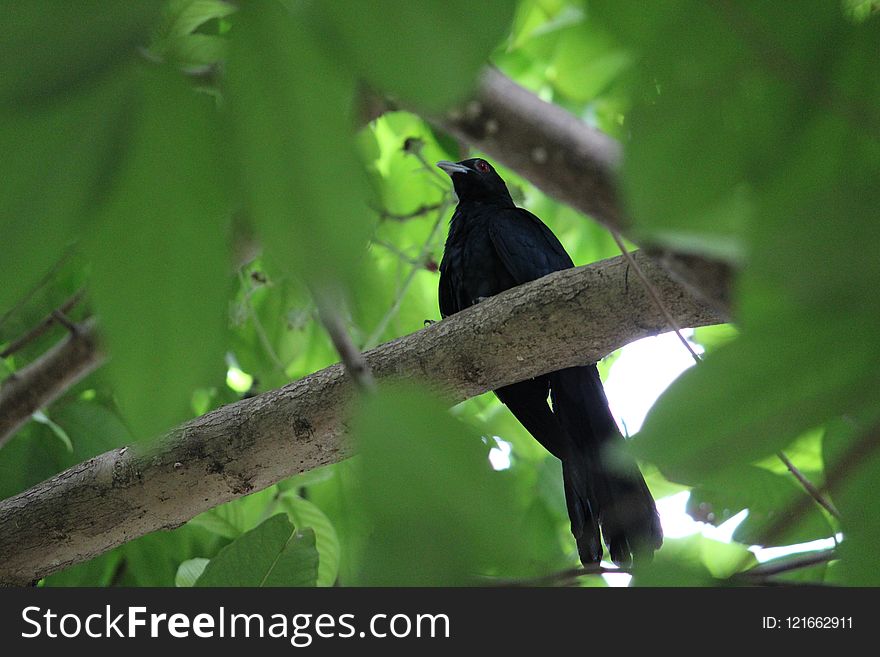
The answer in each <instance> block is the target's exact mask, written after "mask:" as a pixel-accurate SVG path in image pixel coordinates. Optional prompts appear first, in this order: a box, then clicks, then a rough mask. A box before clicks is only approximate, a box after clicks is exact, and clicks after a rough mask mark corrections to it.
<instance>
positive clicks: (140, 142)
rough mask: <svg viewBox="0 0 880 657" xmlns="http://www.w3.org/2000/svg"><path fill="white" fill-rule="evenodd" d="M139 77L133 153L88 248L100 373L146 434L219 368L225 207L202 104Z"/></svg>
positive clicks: (169, 80)
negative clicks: (102, 353)
mask: <svg viewBox="0 0 880 657" xmlns="http://www.w3.org/2000/svg"><path fill="white" fill-rule="evenodd" d="M138 77H139V82H140V85H139V100H140V103H139V105H138V107H137V110H136V111H135V114H134V115H133V117H132V121H133V124H132V125H130V126H129V128H130V130H131V133H132V144H131V149H130V152H129V153H128V155H127V157H126V158H125V159H124V160H123V162H122V164H121V166H120V169H119V171H118V172H117V183H116V184H115V185H114V186H113V187H112V188H111V189H110V190H109V191H108V198H107V199H106V202H105V204H104V206H103V207H102V209H101V215H102V219H103V222H102V225H101V227H100V230H99V231H97V233H96V234H95V235H93V236H92V239H91V240H90V241H89V247H90V253H91V256H92V261H93V265H94V280H93V287H92V290H93V294H94V300H95V306H96V308H97V309H98V311H99V313H100V315H101V320H102V322H101V328H102V332H103V334H104V337H105V338H106V341H107V345H108V350H109V352H110V355H111V356H112V357H111V359H110V362H109V364H108V368H109V372H110V373H111V375H112V376H113V379H114V382H115V384H116V393H117V395H118V396H119V400H120V405H121V406H122V408H123V410H124V411H125V413H126V416H127V418H128V419H129V421H130V424H131V426H132V427H133V429H134V430H135V431H136V433H137V434H138V435H140V436H145V435H151V434H154V433H157V432H159V431H160V430H162V429H165V428H167V427H168V426H169V425H171V424H173V423H176V422H179V421H181V420H183V419H185V418H186V417H188V416H189V414H190V411H189V400H190V395H191V393H192V389H193V388H195V387H197V386H199V385H204V384H205V383H207V382H208V381H209V379H210V377H211V372H215V373H217V372H219V371H220V370H221V368H222V367H223V361H222V354H223V350H222V343H221V339H222V337H223V319H224V301H225V298H226V290H227V285H228V283H227V280H228V277H227V262H226V259H227V243H226V240H227V230H228V227H227V222H228V216H227V212H228V210H227V206H226V204H225V198H224V189H223V185H222V181H221V178H220V176H219V171H218V169H219V162H220V159H219V154H218V150H217V143H216V132H215V130H216V125H215V121H214V116H213V112H212V109H211V107H210V106H209V104H208V103H209V101H208V100H207V99H204V98H199V97H197V96H196V95H195V94H194V93H193V92H192V91H191V90H190V89H189V88H188V87H187V86H186V84H185V83H184V82H183V81H181V80H180V79H178V78H176V76H173V75H172V74H171V73H170V72H167V71H164V70H149V71H147V70H143V71H139V72H138Z"/></svg>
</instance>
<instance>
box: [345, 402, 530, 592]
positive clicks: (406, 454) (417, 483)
mask: <svg viewBox="0 0 880 657" xmlns="http://www.w3.org/2000/svg"><path fill="white" fill-rule="evenodd" d="M354 431H355V435H356V436H357V439H358V447H359V450H360V461H359V462H358V463H357V472H358V475H359V484H360V485H359V489H360V491H361V494H360V500H359V501H358V503H357V505H356V506H355V508H352V509H351V510H350V513H352V514H355V515H354V516H353V517H355V518H357V519H359V520H360V522H361V525H360V529H361V533H360V536H359V541H358V542H357V544H356V546H355V548H356V551H357V557H358V558H357V561H356V565H355V568H356V572H357V577H358V582H359V583H362V584H369V585H429V584H443V585H455V584H463V583H466V582H473V581H474V578H475V577H477V576H478V575H480V574H506V575H511V568H512V567H513V566H514V565H515V564H517V563H522V562H523V561H527V559H525V558H524V555H523V552H524V550H525V547H526V546H525V545H524V544H523V543H524V542H523V541H522V540H521V539H520V537H518V536H517V534H516V529H515V528H516V527H517V525H518V518H521V517H522V515H523V514H524V510H523V509H522V508H521V507H518V505H516V503H515V501H514V500H515V498H514V495H513V490H512V489H511V486H510V483H511V481H510V478H509V477H505V476H504V473H496V472H494V471H493V470H492V468H491V467H490V465H489V461H488V450H489V448H488V446H487V445H486V443H484V442H483V440H482V439H481V438H480V436H479V435H478V434H477V433H476V432H475V431H474V430H473V429H472V428H470V427H468V426H467V425H464V424H462V423H460V422H458V421H456V420H454V419H453V418H451V417H450V415H449V414H448V413H447V412H446V410H445V409H444V408H443V406H442V404H441V403H440V402H438V401H437V399H436V398H434V397H433V396H431V395H429V394H427V393H424V392H421V391H419V390H417V389H412V388H407V389H402V388H390V389H386V390H382V391H380V392H379V393H378V394H377V395H374V396H371V397H370V398H369V399H366V400H364V401H363V405H362V408H361V411H360V413H359V414H358V415H357V417H356V419H355V422H354Z"/></svg>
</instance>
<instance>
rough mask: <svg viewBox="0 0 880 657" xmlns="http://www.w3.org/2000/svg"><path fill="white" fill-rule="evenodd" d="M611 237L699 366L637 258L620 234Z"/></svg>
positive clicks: (613, 232) (613, 231)
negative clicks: (633, 255)
mask: <svg viewBox="0 0 880 657" xmlns="http://www.w3.org/2000/svg"><path fill="white" fill-rule="evenodd" d="M610 232H611V237H613V238H614V241H615V243H616V244H617V247H618V248H619V249H620V252H621V253H622V254H623V257H624V258H626V261H627V262H628V263H629V265H630V267H632V268H633V271H634V272H635V273H636V276H638V277H639V280H640V281H642V284H643V285H644V286H645V289H646V290H647V292H648V295H649V296H650V297H651V301H653V302H654V304H655V305H656V306H657V310H659V311H660V312H661V313H662V314H663V316H664V317H665V318H666V321H667V322H669V327H670V328H671V329H672V330H673V331H675V335H676V336H678V339H679V340H680V341H681V343H682V344H683V345H684V348H685V349H687V350H688V353H689V354H690V355H691V357H692V358H693V359H694V362H695V363H697V364H699V363H700V361H701V360H702V359H701V358H700V356H699V354H697V352H696V351H694V348H693V347H692V346H691V343H690V342H688V341H687V339H686V338H685V337H684V336H683V335H682V334H681V327H680V326H679V325H678V324H677V323H676V322H675V319H674V318H673V317H672V314H671V313H670V312H669V310H667V308H666V305H665V304H664V303H663V301H662V300H661V299H660V295H659V294H658V293H657V290H656V289H655V288H654V285H653V284H652V283H651V281H650V280H648V277H647V276H645V272H643V271H642V268H641V267H639V263H637V262H636V261H635V258H633V257H632V254H631V253H630V252H629V249H627V248H626V244H624V243H623V239H621V237H620V233H618V232H617V231H615V230H612V231H610Z"/></svg>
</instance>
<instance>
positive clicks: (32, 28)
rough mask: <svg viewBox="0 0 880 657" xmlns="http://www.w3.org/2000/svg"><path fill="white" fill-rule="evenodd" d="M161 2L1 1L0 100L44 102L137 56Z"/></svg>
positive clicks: (80, 85) (95, 78)
mask: <svg viewBox="0 0 880 657" xmlns="http://www.w3.org/2000/svg"><path fill="white" fill-rule="evenodd" d="M161 5H162V3H161V2H160V0H143V1H140V2H116V0H79V1H78V2H52V0H29V1H28V2H16V1H15V0H5V1H4V2H3V3H2V5H0V13H2V15H3V26H4V29H3V40H2V41H0V103H29V104H30V103H37V102H45V101H48V100H49V99H50V98H52V97H53V96H54V95H56V94H59V93H64V92H68V91H71V90H73V89H75V88H85V87H88V86H91V85H92V84H94V82H95V81H96V80H98V79H100V78H101V77H103V76H105V75H107V74H108V73H109V72H110V71H112V70H113V69H115V68H117V67H119V66H120V65H122V64H124V63H125V62H127V61H130V60H131V59H132V58H133V57H134V56H136V55H137V47H138V46H145V45H146V40H147V36H148V34H149V31H150V28H151V27H152V25H153V24H154V23H155V22H156V20H157V19H158V18H159V15H160V13H159V9H160V7H161Z"/></svg>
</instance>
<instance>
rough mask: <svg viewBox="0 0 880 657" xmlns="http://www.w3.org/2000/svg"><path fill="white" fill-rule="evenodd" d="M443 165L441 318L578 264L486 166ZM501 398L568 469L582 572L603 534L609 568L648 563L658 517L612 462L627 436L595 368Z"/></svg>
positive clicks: (506, 391) (658, 539)
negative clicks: (447, 200)
mask: <svg viewBox="0 0 880 657" xmlns="http://www.w3.org/2000/svg"><path fill="white" fill-rule="evenodd" d="M437 166H438V167H440V168H441V169H443V170H444V171H445V172H446V173H447V174H449V176H450V177H451V178H452V184H453V186H454V187H455V193H456V195H457V196H458V207H456V209H455V213H454V214H453V215H452V220H451V221H450V226H449V237H448V238H447V240H446V246H445V249H444V253H443V260H442V261H441V263H440V291H439V297H440V313H441V315H442V316H443V317H447V316H449V315H452V314H454V313H457V312H459V311H460V310H464V309H465V308H468V307H469V306H472V305H474V304H475V303H478V302H479V301H481V300H482V299H484V298H486V297H491V296H493V295H495V294H498V293H499V292H503V291H504V290H507V289H509V288H512V287H514V286H517V285H521V284H523V283H527V282H529V281H532V280H535V279H537V278H540V277H542V276H545V275H546V274H549V273H551V272H554V271H558V270H560V269H568V268H570V267H573V266H574V264H573V263H572V261H571V258H570V257H569V256H568V254H567V253H566V252H565V249H564V248H563V247H562V244H561V243H560V242H559V240H558V239H557V238H556V236H555V235H554V234H553V233H552V232H551V231H550V229H549V228H547V226H545V225H544V223H543V222H542V221H541V220H540V219H538V217H536V216H535V215H533V214H532V213H530V212H528V211H527V210H524V209H522V208H518V207H516V205H515V204H514V202H513V200H512V199H511V197H510V193H509V192H508V190H507V185H506V184H505V183H504V180H502V178H501V176H499V175H498V173H497V172H496V171H495V169H494V168H493V167H492V165H490V164H489V163H488V162H486V161H485V160H482V159H479V158H474V159H470V160H464V161H462V162H457V163H456V162H447V161H441V162H438V163H437ZM584 321H589V317H585V318H584ZM495 394H497V395H498V397H499V399H501V401H502V402H504V404H506V405H507V407H508V408H509V409H510V410H511V412H512V413H513V414H514V416H516V418H517V419H518V420H519V421H520V422H521V423H522V425H523V426H524V427H525V428H526V429H527V430H528V431H529V433H531V434H532V436H534V438H535V439H536V440H537V441H538V442H539V443H541V444H542V445H543V446H544V447H545V448H546V449H547V450H548V451H549V452H550V453H551V454H553V455H554V456H555V457H556V458H558V459H559V460H560V461H562V478H563V486H564V489H565V500H566V506H567V507H568V515H569V519H570V520H571V533H572V534H573V535H574V537H575V540H576V542H577V547H578V554H579V555H580V559H581V561H582V562H583V563H584V564H589V563H596V562H598V561H599V560H600V559H601V558H602V541H601V538H600V528H601V534H602V535H604V538H605V544H606V545H607V547H608V550H609V552H610V553H611V558H612V560H613V561H614V562H616V563H619V564H626V563H629V562H631V561H632V559H633V558H636V559H638V558H640V557H649V556H650V555H652V554H653V551H654V550H656V549H658V548H659V547H660V545H661V543H662V542H663V534H662V530H661V528H660V519H659V517H658V515H657V508H656V506H655V505H654V500H653V498H652V497H651V493H650V491H649V490H648V487H647V485H646V484H645V480H644V479H643V478H642V475H641V473H640V472H639V469H638V466H637V465H636V463H635V462H634V461H632V460H631V459H629V458H628V457H627V456H626V455H625V454H623V453H622V452H620V451H619V450H611V451H614V452H615V453H614V454H613V456H614V458H613V459H609V458H607V457H608V455H609V447H613V446H614V444H615V443H618V442H620V441H622V440H623V436H622V435H621V434H620V431H619V430H618V428H617V424H616V423H615V422H614V418H613V416H612V415H611V411H610V409H609V408H608V400H607V399H606V397H605V391H604V389H603V387H602V381H601V380H600V378H599V371H598V370H597V369H596V366H595V365H588V366H583V367H569V368H566V369H563V370H559V371H557V372H550V373H548V374H544V375H542V376H538V377H535V378H533V379H529V380H527V381H522V382H520V383H515V384H513V385H509V386H505V387H503V388H499V389H498V390H496V391H495ZM548 395H549V397H550V400H551V402H552V407H551V405H550V404H548V400H547V398H548ZM618 452H620V453H618Z"/></svg>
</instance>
